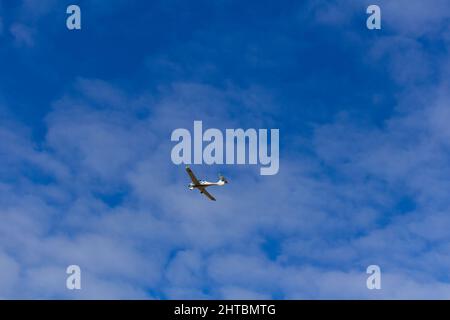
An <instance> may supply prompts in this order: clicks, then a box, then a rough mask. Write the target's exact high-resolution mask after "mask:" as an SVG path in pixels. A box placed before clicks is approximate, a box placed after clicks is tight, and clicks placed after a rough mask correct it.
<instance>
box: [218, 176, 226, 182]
mask: <svg viewBox="0 0 450 320" xmlns="http://www.w3.org/2000/svg"><path fill="white" fill-rule="evenodd" d="M219 181H223V182H225V183H228V180H227V179H225V177H224V176H222V175H220V176H219Z"/></svg>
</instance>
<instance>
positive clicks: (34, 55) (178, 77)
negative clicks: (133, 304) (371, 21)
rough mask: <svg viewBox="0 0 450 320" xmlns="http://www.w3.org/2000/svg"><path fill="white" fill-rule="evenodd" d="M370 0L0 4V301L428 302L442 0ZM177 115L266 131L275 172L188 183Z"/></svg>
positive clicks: (439, 237)
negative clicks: (276, 132) (73, 24)
mask: <svg viewBox="0 0 450 320" xmlns="http://www.w3.org/2000/svg"><path fill="white" fill-rule="evenodd" d="M73 3H76V4H78V5H79V6H80V7H81V11H82V30H80V31H69V30H67V28H66V26H65V20H66V17H67V15H66V13H65V12H66V8H67V6H68V5H69V4H73ZM374 3H376V4H378V5H379V6H380V7H381V11H382V29H381V30H376V31H371V30H368V29H367V28H366V25H365V24H366V18H367V14H366V8H367V6H368V5H369V4H372V2H369V1H350V0H336V1H322V0H311V1H278V2H277V1H245V2H243V1H222V0H220V1H167V0H166V1H151V2H148V1H137V0H134V1H123V0H111V1H100V0H95V1H94V0H91V1H77V2H67V1H56V0H41V1H37V0H23V1H14V2H13V1H1V2H0V70H1V72H0V116H1V118H0V164H1V167H0V217H1V221H2V222H1V224H0V297H1V298H64V299H76V298H126V299H129V298H139V299H140V298H150V299H152V298H155V299H173V298H218V299H224V298H234V299H238V298H284V299H303V298H309V299H322V298H333V299H345V298H361V299H378V298H448V297H449V296H450V278H449V276H448V272H449V271H448V270H450V260H449V258H448V257H449V256H450V255H449V253H450V242H449V241H450V234H449V233H448V230H449V226H450V217H449V213H450V212H449V209H450V200H449V197H448V190H449V189H450V182H449V181H450V179H449V178H450V162H449V160H450V159H449V155H450V153H449V151H450V144H449V141H450V140H449V138H450V130H449V127H448V123H449V120H450V111H449V109H448V108H449V82H448V78H449V77H448V76H449V70H450V69H449V68H450V61H449V58H448V50H449V46H450V24H449V21H450V15H449V12H450V4H449V3H448V1H443V0H434V1H433V4H431V3H430V4H425V2H423V1H419V0H417V1H415V0H414V1H404V0H398V1H384V0H380V1H377V2H374ZM194 120H202V121H203V124H204V126H205V127H214V128H219V129H223V130H224V129H226V128H239V127H242V128H279V129H280V171H279V173H278V174H277V175H275V176H260V175H259V168H257V167H255V166H220V167H219V166H194V170H195V171H196V172H198V174H199V175H202V176H203V175H204V176H205V178H206V177H214V176H215V175H216V174H217V172H219V171H220V172H222V173H223V174H225V175H226V176H227V177H228V178H229V180H230V182H231V183H230V184H229V185H228V186H227V187H226V188H221V189H217V190H214V191H215V192H214V194H215V196H216V197H217V198H218V201H217V202H215V203H212V202H208V201H206V200H205V199H204V198H203V197H200V196H198V195H197V194H195V193H193V192H189V190H187V188H186V185H187V183H188V182H189V181H188V177H187V175H186V173H185V172H184V168H183V166H175V165H174V164H172V162H171V159H170V150H171V148H172V147H173V145H174V144H173V143H172V142H171V141H170V134H171V132H172V130H174V129H176V128H183V127H184V128H192V125H193V121H194ZM70 264H78V265H79V266H80V267H81V269H82V290H80V291H69V290H67V289H66V288H65V279H66V274H65V269H66V267H67V266H68V265H70ZM370 264H377V265H379V266H380V267H381V270H382V290H368V289H367V288H366V277H367V275H366V273H365V270H366V268H367V266H369V265H370Z"/></svg>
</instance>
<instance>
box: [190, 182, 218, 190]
mask: <svg viewBox="0 0 450 320" xmlns="http://www.w3.org/2000/svg"><path fill="white" fill-rule="evenodd" d="M224 184H225V182H224V181H218V182H209V181H204V180H200V184H194V183H192V182H191V183H189V189H190V190H193V189H201V188H206V187H210V186H223V185H224Z"/></svg>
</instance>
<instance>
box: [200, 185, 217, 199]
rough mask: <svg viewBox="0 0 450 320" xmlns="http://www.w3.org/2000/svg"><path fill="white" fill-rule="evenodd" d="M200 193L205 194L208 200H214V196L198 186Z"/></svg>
mask: <svg viewBox="0 0 450 320" xmlns="http://www.w3.org/2000/svg"><path fill="white" fill-rule="evenodd" d="M199 190H200V193H203V194H204V195H205V196H207V197H208V198H209V199H210V200H212V201H216V198H214V197H213V196H212V195H211V194H210V193H209V192H208V191H206V189H205V188H199Z"/></svg>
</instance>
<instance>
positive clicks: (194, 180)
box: [186, 167, 200, 185]
mask: <svg viewBox="0 0 450 320" xmlns="http://www.w3.org/2000/svg"><path fill="white" fill-rule="evenodd" d="M186 171H187V173H188V175H189V177H191V180H192V182H193V183H194V184H195V185H199V184H200V181H198V179H197V178H196V177H195V175H194V172H192V170H191V168H189V167H186Z"/></svg>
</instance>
